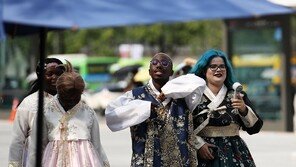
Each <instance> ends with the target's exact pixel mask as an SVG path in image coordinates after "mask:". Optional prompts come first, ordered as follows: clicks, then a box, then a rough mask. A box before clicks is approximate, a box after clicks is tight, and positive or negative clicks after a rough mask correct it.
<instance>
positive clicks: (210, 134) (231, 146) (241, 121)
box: [191, 49, 263, 167]
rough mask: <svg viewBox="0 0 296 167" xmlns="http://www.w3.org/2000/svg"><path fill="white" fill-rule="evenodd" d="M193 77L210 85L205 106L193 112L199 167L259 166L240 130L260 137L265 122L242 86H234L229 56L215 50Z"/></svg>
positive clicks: (207, 89)
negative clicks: (195, 76)
mask: <svg viewBox="0 0 296 167" xmlns="http://www.w3.org/2000/svg"><path fill="white" fill-rule="evenodd" d="M191 73H194V74H195V75H197V76H199V77H201V78H203V79H205V81H206V89H205V91H204V93H203V97H202V100H201V101H202V102H201V103H200V104H199V105H198V106H197V107H196V109H195V110H194V111H193V124H194V133H195V134H197V136H196V139H198V140H196V141H195V142H196V143H195V147H196V149H197V150H198V151H197V155H198V166H199V167H229V166H231V167H235V166H239V167H241V166H245V167H254V166H255V162H254V160H253V158H252V156H251V153H250V151H249V149H248V147H247V145H246V143H245V142H244V141H243V139H242V138H241V137H240V136H239V130H240V129H242V130H244V131H246V132H247V133H248V134H250V135H252V134H255V133H258V132H259V131H260V129H261V128H262V125H263V121H262V120H261V118H260V117H259V115H258V114H257V113H256V111H255V108H254V107H253V105H252V103H251V102H250V100H249V98H248V96H247V94H246V92H244V91H242V86H241V85H240V84H239V83H234V74H233V69H232V67H231V64H230V62H229V60H228V59H227V56H226V54H225V53H224V52H222V51H220V50H214V49H210V50H208V51H206V52H205V53H204V54H203V55H202V56H201V57H200V59H199V60H198V62H197V63H196V64H195V66H194V67H193V68H192V70H191ZM233 86H234V87H236V86H239V87H238V88H239V89H238V88H233Z"/></svg>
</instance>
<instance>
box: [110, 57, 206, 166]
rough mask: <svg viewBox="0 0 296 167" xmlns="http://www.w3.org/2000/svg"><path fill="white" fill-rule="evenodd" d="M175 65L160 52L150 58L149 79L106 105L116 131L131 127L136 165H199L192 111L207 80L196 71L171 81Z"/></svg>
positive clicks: (134, 163) (112, 126) (132, 162)
mask: <svg viewBox="0 0 296 167" xmlns="http://www.w3.org/2000/svg"><path fill="white" fill-rule="evenodd" d="M172 69H173V64H172V60H171V58H170V57H169V56H168V55H166V54H164V53H157V54H156V55H155V56H154V57H153V58H152V60H151V61H150V68H149V74H150V76H151V79H150V80H149V82H148V83H147V84H146V85H144V86H142V87H138V88H135V89H133V90H131V91H128V92H126V93H125V94H123V95H122V96H120V97H118V98H117V99H116V100H114V101H113V102H111V103H109V105H108V106H107V108H106V111H105V115H106V121H107V125H108V127H109V128H110V129H111V130H112V131H119V130H123V129H125V128H128V127H130V130H131V138H132V149H133V154H132V160H131V166H133V167H135V166H136V167H138V166H153V167H162V166H178V167H189V166H194V165H196V153H195V151H194V149H192V147H191V144H190V143H192V140H193V139H192V138H191V134H192V133H191V132H192V130H193V126H192V125H193V124H192V117H191V112H192V111H193V110H194V109H195V107H196V106H197V104H198V103H199V102H200V99H201V96H202V94H203V91H204V89H205V81H204V80H203V79H201V78H200V77H197V76H195V75H193V74H188V75H184V76H180V77H178V78H175V79H173V80H170V81H169V79H170V76H172V74H173V70H172Z"/></svg>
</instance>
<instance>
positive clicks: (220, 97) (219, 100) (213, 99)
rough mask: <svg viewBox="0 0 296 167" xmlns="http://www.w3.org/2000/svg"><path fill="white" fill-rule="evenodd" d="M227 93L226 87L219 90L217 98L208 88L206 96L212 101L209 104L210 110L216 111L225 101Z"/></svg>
mask: <svg viewBox="0 0 296 167" xmlns="http://www.w3.org/2000/svg"><path fill="white" fill-rule="evenodd" d="M226 93H227V87H226V86H225V85H223V86H222V88H221V89H220V90H219V92H218V94H217V96H215V95H214V93H213V92H212V91H211V90H210V88H208V87H206V89H205V91H204V94H205V95H206V96H207V97H208V98H209V99H210V100H211V103H210V104H208V108H209V109H216V108H218V106H219V105H220V104H221V103H222V101H223V100H224V97H225V95H226Z"/></svg>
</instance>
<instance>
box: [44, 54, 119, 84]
mask: <svg viewBox="0 0 296 167" xmlns="http://www.w3.org/2000/svg"><path fill="white" fill-rule="evenodd" d="M49 57H55V58H58V59H60V60H61V61H63V63H65V62H66V61H65V60H68V61H69V62H71V64H72V66H73V68H74V69H75V70H77V72H79V73H80V75H81V76H82V77H83V79H84V80H85V82H86V86H87V89H90V90H95V89H99V88H100V87H101V86H102V85H103V84H104V83H106V82H108V81H110V79H111V74H110V72H109V69H110V66H111V65H112V64H114V63H116V62H117V61H118V58H117V57H94V56H87V55H85V54H61V55H50V56H49Z"/></svg>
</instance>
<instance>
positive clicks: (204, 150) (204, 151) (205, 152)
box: [197, 143, 217, 160]
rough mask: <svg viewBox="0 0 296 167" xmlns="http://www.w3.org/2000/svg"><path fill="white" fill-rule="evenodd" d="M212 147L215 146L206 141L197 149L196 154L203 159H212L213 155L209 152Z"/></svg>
mask: <svg viewBox="0 0 296 167" xmlns="http://www.w3.org/2000/svg"><path fill="white" fill-rule="evenodd" d="M212 147H217V146H215V145H213V144H209V143H206V144H204V145H203V146H202V147H201V148H200V149H199V150H198V151H197V155H198V157H200V158H202V159H205V160H213V159H214V158H215V157H214V155H213V154H212V152H211V148H212Z"/></svg>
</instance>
